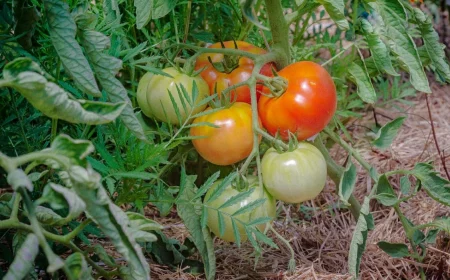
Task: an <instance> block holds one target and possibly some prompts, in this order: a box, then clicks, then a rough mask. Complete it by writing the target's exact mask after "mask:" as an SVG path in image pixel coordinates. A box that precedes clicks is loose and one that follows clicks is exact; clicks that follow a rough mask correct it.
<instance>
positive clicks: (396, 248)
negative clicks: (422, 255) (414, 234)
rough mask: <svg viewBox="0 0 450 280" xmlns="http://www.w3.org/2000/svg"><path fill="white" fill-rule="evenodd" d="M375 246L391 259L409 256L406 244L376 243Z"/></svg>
mask: <svg viewBox="0 0 450 280" xmlns="http://www.w3.org/2000/svg"><path fill="white" fill-rule="evenodd" d="M377 245H378V247H380V249H381V250H383V251H384V252H385V253H386V254H388V255H389V256H391V257H393V258H404V257H407V256H409V249H408V246H406V244H403V243H389V242H385V241H381V242H378V243H377Z"/></svg>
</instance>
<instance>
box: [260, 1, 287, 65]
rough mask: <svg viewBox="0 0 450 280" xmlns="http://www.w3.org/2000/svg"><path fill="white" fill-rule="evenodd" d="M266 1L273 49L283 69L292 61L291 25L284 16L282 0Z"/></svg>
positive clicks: (278, 63)
mask: <svg viewBox="0 0 450 280" xmlns="http://www.w3.org/2000/svg"><path fill="white" fill-rule="evenodd" d="M265 3H266V11H267V15H268V17H269V24H270V30H271V33H272V39H273V48H272V51H275V52H276V53H277V54H278V57H277V59H276V61H275V63H276V65H277V67H278V69H283V68H284V67H286V66H287V65H289V64H290V63H291V55H290V44H289V26H288V25H287V22H286V20H285V18H284V14H283V7H282V6H281V1H280V0H265Z"/></svg>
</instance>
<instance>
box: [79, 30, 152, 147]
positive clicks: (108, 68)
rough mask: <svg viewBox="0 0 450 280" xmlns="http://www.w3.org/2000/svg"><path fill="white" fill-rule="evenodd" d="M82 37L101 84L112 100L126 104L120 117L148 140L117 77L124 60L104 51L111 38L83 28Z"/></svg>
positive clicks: (144, 139) (134, 132) (142, 137)
mask: <svg viewBox="0 0 450 280" xmlns="http://www.w3.org/2000/svg"><path fill="white" fill-rule="evenodd" d="M80 37H81V42H82V45H83V47H84V48H85V49H86V52H87V56H88V58H89V61H90V62H91V63H92V65H93V67H94V69H95V73H96V75H97V77H98V80H99V82H100V84H101V86H102V87H103V89H104V90H105V91H106V92H107V93H108V97H109V99H110V100H111V101H112V102H116V103H117V102H120V103H124V104H125V105H124V108H123V111H122V112H121V114H120V119H121V120H122V121H123V123H124V124H125V126H126V127H127V128H128V129H129V130H130V131H131V132H133V134H134V135H135V136H136V137H137V138H138V139H141V140H143V141H147V137H146V136H145V133H144V130H143V128H142V126H141V123H140V122H139V120H138V119H137V117H136V115H135V114H134V110H133V106H132V105H131V100H130V98H129V97H128V93H127V90H126V88H125V87H124V86H123V85H122V83H121V82H120V81H119V80H118V79H117V78H116V74H117V72H118V71H119V70H120V69H121V68H122V61H120V60H119V59H117V58H115V57H113V56H110V55H108V54H106V53H104V52H103V50H104V49H106V48H108V47H109V44H110V40H109V38H108V37H106V36H105V35H103V34H102V33H100V32H97V31H93V30H82V32H80Z"/></svg>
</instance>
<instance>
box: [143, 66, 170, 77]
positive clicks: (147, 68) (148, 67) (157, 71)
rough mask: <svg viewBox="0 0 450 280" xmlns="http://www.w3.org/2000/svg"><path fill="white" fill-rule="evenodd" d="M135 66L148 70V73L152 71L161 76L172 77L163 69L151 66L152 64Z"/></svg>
mask: <svg viewBox="0 0 450 280" xmlns="http://www.w3.org/2000/svg"><path fill="white" fill-rule="evenodd" d="M136 66H137V67H139V68H141V69H143V70H145V71H147V72H150V73H153V74H156V75H161V76H165V77H169V78H173V77H172V75H170V74H168V73H166V72H164V71H163V70H161V69H159V68H156V67H153V66H149V65H136Z"/></svg>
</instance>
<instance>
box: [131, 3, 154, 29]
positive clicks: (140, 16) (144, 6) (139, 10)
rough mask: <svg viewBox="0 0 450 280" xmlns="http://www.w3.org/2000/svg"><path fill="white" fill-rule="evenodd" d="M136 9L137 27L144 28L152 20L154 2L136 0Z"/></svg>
mask: <svg viewBox="0 0 450 280" xmlns="http://www.w3.org/2000/svg"><path fill="white" fill-rule="evenodd" d="M134 6H135V7H136V27H137V29H142V28H144V27H145V26H146V25H147V23H148V22H149V21H150V19H151V18H152V6H153V0H134Z"/></svg>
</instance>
